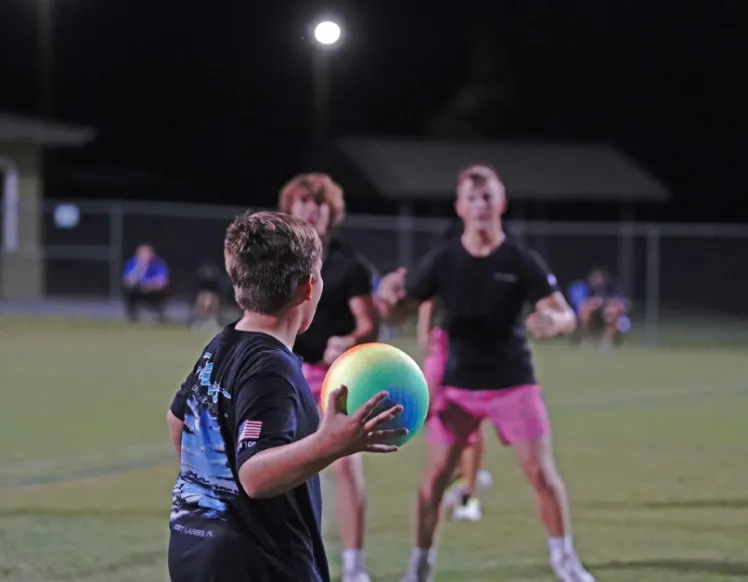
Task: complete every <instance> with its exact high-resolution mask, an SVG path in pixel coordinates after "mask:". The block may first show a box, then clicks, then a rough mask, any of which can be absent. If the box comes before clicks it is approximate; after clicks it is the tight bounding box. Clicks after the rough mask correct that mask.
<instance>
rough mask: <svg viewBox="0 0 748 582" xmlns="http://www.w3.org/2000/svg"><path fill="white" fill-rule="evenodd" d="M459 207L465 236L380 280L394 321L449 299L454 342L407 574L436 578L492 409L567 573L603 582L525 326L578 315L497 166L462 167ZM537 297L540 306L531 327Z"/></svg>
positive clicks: (542, 331)
mask: <svg viewBox="0 0 748 582" xmlns="http://www.w3.org/2000/svg"><path fill="white" fill-rule="evenodd" d="M455 206H456V210H457V214H458V216H459V217H460V218H461V219H462V221H463V224H464V226H465V231H464V233H463V235H462V237H460V238H459V239H453V240H450V241H447V242H444V243H443V244H441V245H440V246H439V247H437V248H436V249H434V250H433V251H432V252H431V253H429V254H428V255H427V256H426V257H425V258H424V259H423V260H422V261H421V263H420V264H419V265H418V266H417V268H416V269H415V270H414V272H413V273H412V274H411V275H409V276H408V277H407V281H406V279H405V270H404V269H400V270H398V271H396V272H394V273H390V274H389V275H386V276H385V277H384V278H383V280H382V282H381V283H380V290H379V295H380V300H381V301H382V302H383V304H384V306H385V308H386V307H387V306H389V310H388V311H386V315H387V318H388V319H391V320H393V321H399V320H402V318H403V317H405V316H406V314H407V313H408V312H409V311H412V310H414V309H415V308H416V306H417V305H418V303H419V302H421V301H425V300H429V299H434V298H439V299H440V300H441V301H442V303H443V309H444V325H445V331H446V332H447V336H448V341H449V350H448V361H447V366H446V369H445V373H444V379H443V384H444V386H443V387H442V388H441V389H440V390H439V391H438V392H437V394H436V395H435V396H436V397H435V402H434V404H433V412H432V414H431V416H430V418H429V420H428V432H429V434H428V436H429V439H428V440H429V453H428V461H427V467H426V470H425V472H424V475H423V478H422V481H421V484H420V486H419V489H418V494H417V502H416V516H415V521H416V523H415V540H414V541H415V544H414V547H413V551H412V555H411V560H410V563H409V565H408V569H407V572H406V575H405V578H404V579H403V581H404V582H430V581H431V580H433V570H434V567H435V561H436V554H435V547H434V546H435V543H434V542H435V536H436V531H437V527H438V525H439V520H440V513H441V512H440V505H441V501H442V496H443V495H444V492H445V489H446V488H447V485H448V483H449V479H450V477H451V476H452V474H453V473H454V470H455V467H456V465H457V463H458V461H459V458H460V454H461V453H462V451H463V450H464V448H465V447H466V446H467V444H468V439H469V438H470V435H471V434H472V433H473V432H474V431H475V430H476V429H477V428H478V427H479V426H480V422H481V420H483V419H488V420H490V421H491V422H492V424H493V425H494V426H495V428H496V430H497V433H498V434H499V437H500V438H501V440H502V441H503V442H504V443H505V444H507V445H510V446H512V448H513V449H514V452H515V455H516V457H517V460H518V461H519V464H520V466H521V468H522V470H523V472H524V474H525V476H526V478H527V480H528V481H529V483H530V484H531V486H532V487H533V488H534V489H535V492H536V495H537V500H538V506H539V510H540V517H541V519H542V521H543V524H544V526H545V529H546V531H547V533H548V538H549V539H548V548H549V552H550V565H551V568H552V570H553V572H554V574H555V575H556V578H557V579H558V580H559V581H560V582H594V578H593V577H592V576H591V575H590V574H589V573H588V572H587V571H586V570H585V569H584V567H583V565H582V563H581V561H580V560H579V558H578V557H577V554H576V551H575V549H574V546H573V543H572V538H571V528H570V520H569V510H568V504H567V499H566V491H565V487H564V484H563V481H562V480H561V477H560V475H559V473H558V471H557V470H556V466H555V462H554V458H553V451H552V446H551V430H550V423H549V419H548V412H547V410H546V407H545V403H544V401H543V396H542V391H541V388H540V386H539V385H538V384H537V380H536V378H535V372H534V369H533V363H532V356H531V352H530V348H529V345H528V342H527V338H526V332H525V326H526V328H527V330H528V331H529V332H530V333H532V335H533V336H535V337H537V338H546V337H553V336H555V335H558V334H567V333H570V332H572V331H573V330H574V328H575V326H576V317H575V315H574V312H573V311H572V310H571V308H570V307H569V306H568V304H567V303H566V300H565V299H564V296H563V295H562V294H561V293H560V292H559V290H558V285H557V282H556V278H555V277H554V276H553V275H552V274H551V273H550V272H549V271H548V269H547V267H546V266H545V264H544V263H543V261H542V260H541V259H540V257H539V256H538V255H537V254H535V253H533V252H532V251H529V250H527V249H525V248H523V247H522V246H521V245H519V244H517V243H516V242H514V241H513V240H511V239H507V238H506V236H505V234H504V231H503V227H502V215H503V213H504V211H505V208H506V198H505V191H504V186H503V184H502V183H501V181H500V179H499V177H498V175H497V174H496V172H495V171H494V170H493V169H492V168H488V167H485V166H473V167H470V168H467V169H465V170H464V171H463V172H461V173H460V176H459V178H458V185H457V201H456V205H455ZM526 303H529V304H530V305H531V306H532V307H533V310H532V312H531V313H530V315H529V316H528V317H527V319H526V321H525V325H524V326H523V322H522V313H523V310H524V307H525V304H526Z"/></svg>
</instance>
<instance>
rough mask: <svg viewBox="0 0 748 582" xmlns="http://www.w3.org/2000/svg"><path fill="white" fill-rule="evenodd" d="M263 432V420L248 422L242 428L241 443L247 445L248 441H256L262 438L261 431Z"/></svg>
mask: <svg viewBox="0 0 748 582" xmlns="http://www.w3.org/2000/svg"><path fill="white" fill-rule="evenodd" d="M261 430H262V421H261V420H247V421H245V423H244V426H242V430H241V432H240V433H239V442H240V443H245V442H247V441H256V440H257V439H258V438H260V431H261Z"/></svg>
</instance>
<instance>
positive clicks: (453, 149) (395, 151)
mask: <svg viewBox="0 0 748 582" xmlns="http://www.w3.org/2000/svg"><path fill="white" fill-rule="evenodd" d="M338 147H339V149H340V151H341V152H342V153H343V154H344V155H345V156H346V157H348V158H349V159H350V160H351V161H352V162H353V163H354V165H355V166H356V167H357V168H358V169H359V171H361V172H362V173H363V174H364V175H365V176H366V178H367V179H368V180H370V181H371V183H372V184H374V185H375V187H376V188H377V189H378V190H379V192H380V193H381V194H382V195H383V196H386V197H390V198H395V199H403V200H435V199H436V200H438V199H449V198H452V197H453V196H454V191H455V180H456V177H457V174H458V172H459V171H460V170H461V169H462V168H463V167H465V166H467V165H468V164H472V163H487V164H491V165H492V166H494V167H495V168H496V169H497V170H498V172H499V175H500V176H501V179H502V181H503V182H504V184H505V185H506V187H507V191H508V192H509V194H510V195H511V196H512V197H515V198H519V199H526V200H547V201H553V200H569V201H570V200H578V201H584V200H589V201H606V200H608V201H611V202H623V201H648V202H661V201H665V200H667V198H668V195H669V193H668V191H667V189H666V188H665V186H663V185H662V184H661V183H660V182H659V181H657V179H655V178H654V177H653V176H652V175H650V174H649V173H648V172H647V171H646V170H644V169H643V168H641V167H639V166H638V165H637V164H636V163H635V162H633V161H632V160H631V159H629V158H627V157H626V156H624V155H623V154H622V153H620V152H618V151H616V150H615V149H613V148H610V147H608V146H606V145H602V144H591V145H590V144H575V143H551V142H545V143H544V142H445V141H403V140H384V139H358V138H349V139H344V140H340V141H339V142H338Z"/></svg>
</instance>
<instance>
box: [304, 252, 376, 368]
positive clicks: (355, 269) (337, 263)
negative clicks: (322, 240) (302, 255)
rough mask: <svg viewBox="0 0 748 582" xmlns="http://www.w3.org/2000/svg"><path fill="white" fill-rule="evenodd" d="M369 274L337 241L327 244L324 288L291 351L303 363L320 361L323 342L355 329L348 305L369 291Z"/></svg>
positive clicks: (355, 256) (354, 321)
mask: <svg viewBox="0 0 748 582" xmlns="http://www.w3.org/2000/svg"><path fill="white" fill-rule="evenodd" d="M372 276H373V273H372V272H371V270H370V269H369V268H368V267H367V265H366V264H365V263H364V261H363V259H362V258H361V257H360V256H359V255H357V254H356V253H355V252H353V251H352V250H351V249H350V248H349V247H347V246H346V245H344V244H343V243H342V242H340V241H338V240H332V241H330V244H329V245H328V247H327V253H326V255H325V258H324V261H323V263H322V281H323V282H324V289H323V291H322V297H321V298H320V301H319V305H318V306H317V312H316V313H315V315H314V320H313V321H312V325H310V326H309V329H308V330H307V331H305V332H304V333H303V334H301V335H300V336H299V337H297V338H296V344H295V345H294V352H295V353H296V354H298V355H299V356H301V357H302V359H303V360H304V361H305V362H308V363H310V364H316V363H318V362H320V361H322V357H323V356H324V354H325V348H326V347H327V340H329V339H330V338H331V337H335V336H346V335H348V334H350V333H352V332H353V331H354V330H355V329H356V320H355V319H354V317H353V314H352V313H351V309H350V307H349V306H348V302H349V301H350V300H351V299H352V298H354V297H361V296H362V295H369V294H370V293H371V292H372Z"/></svg>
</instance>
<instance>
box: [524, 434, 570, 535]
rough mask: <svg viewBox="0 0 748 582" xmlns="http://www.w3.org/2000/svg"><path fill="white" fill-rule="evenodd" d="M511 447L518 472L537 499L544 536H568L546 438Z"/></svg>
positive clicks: (560, 491) (563, 504) (561, 490)
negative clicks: (528, 484) (518, 468)
mask: <svg viewBox="0 0 748 582" xmlns="http://www.w3.org/2000/svg"><path fill="white" fill-rule="evenodd" d="M513 446H514V452H515V454H516V456H517V461H518V462H519V465H520V468H521V469H522V472H523V473H524V475H525V477H526V478H527V480H528V481H529V483H530V485H531V486H532V488H533V489H534V490H535V493H536V495H537V502H538V510H539V512H540V519H541V520H542V522H543V525H544V526H545V529H546V531H547V532H548V536H549V537H554V538H555V537H563V536H567V535H569V531H570V527H569V508H568V504H567V500H566V488H565V486H564V483H563V481H562V480H561V476H560V475H559V474H558V471H557V470H556V465H555V463H554V461H553V448H552V445H551V437H550V435H546V436H543V437H540V438H539V439H538V440H535V441H529V442H521V443H516V444H514V445H513Z"/></svg>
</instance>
